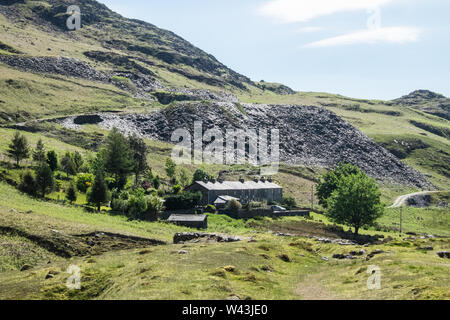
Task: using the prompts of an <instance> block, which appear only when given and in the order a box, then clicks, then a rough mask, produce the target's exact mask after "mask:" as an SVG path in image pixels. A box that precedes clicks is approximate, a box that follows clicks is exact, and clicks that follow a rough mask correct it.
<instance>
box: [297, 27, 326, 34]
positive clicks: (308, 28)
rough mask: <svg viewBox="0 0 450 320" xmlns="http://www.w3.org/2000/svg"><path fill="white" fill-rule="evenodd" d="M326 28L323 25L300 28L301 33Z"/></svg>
mask: <svg viewBox="0 0 450 320" xmlns="http://www.w3.org/2000/svg"><path fill="white" fill-rule="evenodd" d="M322 30H324V28H322V27H304V28H301V29H300V30H298V32H299V33H312V32H317V31H322Z"/></svg>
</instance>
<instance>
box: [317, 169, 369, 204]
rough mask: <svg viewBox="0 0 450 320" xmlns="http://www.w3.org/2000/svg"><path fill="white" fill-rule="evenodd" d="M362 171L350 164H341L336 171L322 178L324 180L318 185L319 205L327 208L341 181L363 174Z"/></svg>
mask: <svg viewBox="0 0 450 320" xmlns="http://www.w3.org/2000/svg"><path fill="white" fill-rule="evenodd" d="M361 172H362V171H361V169H359V168H358V167H357V166H354V165H352V164H349V163H343V162H341V163H339V165H338V166H337V167H336V168H335V169H334V170H331V171H329V172H327V173H326V174H324V175H323V176H322V179H321V180H320V182H319V183H318V184H317V188H316V189H317V197H318V199H319V203H320V204H321V205H322V206H323V207H324V208H327V206H328V199H329V198H330V196H331V194H332V193H333V191H334V190H336V188H337V186H338V184H339V181H340V180H341V178H342V177H345V176H349V175H352V174H358V173H361Z"/></svg>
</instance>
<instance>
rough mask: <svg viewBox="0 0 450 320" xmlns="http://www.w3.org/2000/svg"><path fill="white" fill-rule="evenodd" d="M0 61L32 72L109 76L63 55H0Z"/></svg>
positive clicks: (92, 77) (95, 77)
mask: <svg viewBox="0 0 450 320" xmlns="http://www.w3.org/2000/svg"><path fill="white" fill-rule="evenodd" d="M0 62H2V63H4V64H7V65H9V66H11V67H14V68H17V69H20V70H24V71H27V72H34V73H50V74H57V75H62V76H66V77H75V78H83V79H87V80H92V81H108V80H109V77H108V76H107V75H106V74H104V73H101V72H99V71H97V70H95V69H94V68H92V67H91V66H90V65H88V64H87V63H85V62H82V61H80V60H77V59H73V58H65V57H26V56H16V55H0Z"/></svg>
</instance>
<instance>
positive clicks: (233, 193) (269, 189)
mask: <svg viewBox="0 0 450 320" xmlns="http://www.w3.org/2000/svg"><path fill="white" fill-rule="evenodd" d="M187 189H188V190H189V191H192V192H196V191H200V192H201V193H202V195H203V198H202V204H203V205H206V204H214V202H215V201H216V200H217V199H218V198H219V197H221V196H228V197H233V198H237V199H239V200H240V202H241V203H247V202H249V201H264V200H265V201H267V202H278V203H281V200H282V198H283V188H282V187H280V186H279V185H277V184H275V183H273V182H272V181H271V180H266V179H264V178H262V179H259V180H258V179H255V180H253V181H245V180H244V179H241V180H240V181H223V180H220V179H219V180H218V181H216V180H210V181H196V182H194V183H193V184H192V185H191V186H189V187H188V188H187Z"/></svg>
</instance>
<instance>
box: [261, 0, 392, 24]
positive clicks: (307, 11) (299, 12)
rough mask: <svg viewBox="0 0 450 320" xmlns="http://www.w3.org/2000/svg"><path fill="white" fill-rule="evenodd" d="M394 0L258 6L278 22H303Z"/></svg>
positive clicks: (287, 1) (277, 1) (279, 1)
mask: <svg viewBox="0 0 450 320" xmlns="http://www.w3.org/2000/svg"><path fill="white" fill-rule="evenodd" d="M393 1H395V0H271V1H269V2H267V3H265V4H264V5H262V6H261V7H260V8H259V12H260V13H261V14H263V15H266V16H269V17H273V18H275V19H277V20H278V21H279V22H283V23H290V22H305V21H309V20H311V19H314V18H317V17H320V16H324V15H330V14H333V13H336V12H343V11H358V10H367V9H372V8H375V7H379V6H382V5H385V4H388V3H390V2H393Z"/></svg>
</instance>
